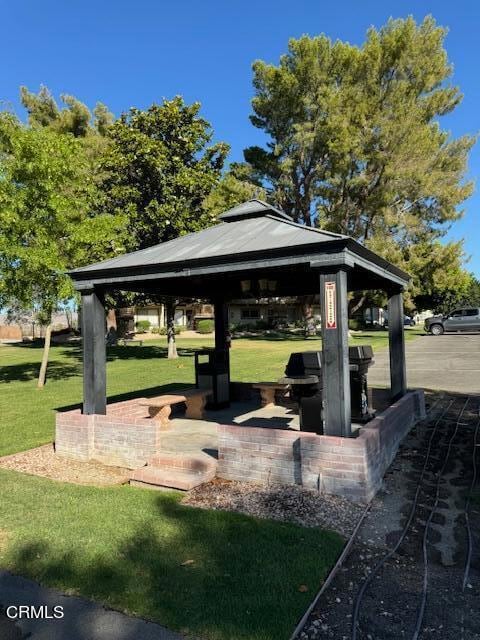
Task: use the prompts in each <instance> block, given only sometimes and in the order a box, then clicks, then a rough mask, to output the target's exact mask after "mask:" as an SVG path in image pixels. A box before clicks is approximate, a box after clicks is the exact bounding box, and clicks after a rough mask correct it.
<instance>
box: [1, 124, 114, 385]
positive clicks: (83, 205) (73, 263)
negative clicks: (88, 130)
mask: <svg viewBox="0 0 480 640" xmlns="http://www.w3.org/2000/svg"><path fill="white" fill-rule="evenodd" d="M94 195H95V186H94V183H93V180H92V178H91V175H90V164H89V162H88V160H87V159H86V156H85V153H84V147H83V146H82V144H81V142H80V141H78V140H76V139H75V138H74V137H73V136H72V135H66V134H63V133H58V132H56V131H53V130H52V129H50V128H49V127H45V126H42V127H39V128H33V127H31V128H30V127H26V126H24V125H22V124H21V123H20V122H19V121H18V120H17V119H16V118H15V117H14V116H13V115H11V114H8V113H7V114H5V113H4V114H1V116H0V276H1V278H0V306H8V305H9V304H10V303H12V302H13V303H14V304H20V305H22V306H24V307H26V308H29V309H32V308H34V307H35V308H37V309H38V310H39V312H40V313H41V314H42V316H43V317H45V318H46V319H47V322H48V327H47V332H46V340H45V351H44V358H43V363H42V367H41V375H40V376H39V386H43V384H44V381H45V370H46V363H47V359H48V347H49V338H50V332H51V326H50V321H51V316H52V313H53V311H54V310H55V309H56V308H57V306H58V305H59V303H60V302H62V301H66V300H68V299H70V298H72V297H73V296H74V291H73V286H72V282H71V280H70V278H69V276H68V275H67V273H66V272H67V271H68V270H69V269H72V268H75V267H79V266H82V265H85V264H88V263H90V262H92V260H97V259H98V260H100V259H103V258H105V257H108V256H109V255H112V254H115V253H119V252H122V251H123V250H124V244H123V240H122V238H123V231H124V228H125V227H124V225H125V218H124V217H121V216H116V217H113V216H111V215H110V214H108V213H103V214H101V215H96V216H94V215H92V214H91V212H90V207H91V201H92V198H94Z"/></svg>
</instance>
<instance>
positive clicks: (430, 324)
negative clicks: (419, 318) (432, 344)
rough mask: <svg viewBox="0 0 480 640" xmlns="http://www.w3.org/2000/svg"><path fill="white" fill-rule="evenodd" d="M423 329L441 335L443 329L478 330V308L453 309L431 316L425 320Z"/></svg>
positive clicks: (479, 321) (443, 331) (479, 320)
mask: <svg viewBox="0 0 480 640" xmlns="http://www.w3.org/2000/svg"><path fill="white" fill-rule="evenodd" d="M424 328H425V331H427V332H428V333H431V334H432V335H434V336H441V335H442V333H445V331H480V308H478V307H465V308H463V309H455V310H454V311H452V312H451V313H449V314H447V315H445V316H443V315H438V316H432V317H431V318H427V319H426V320H425V325H424Z"/></svg>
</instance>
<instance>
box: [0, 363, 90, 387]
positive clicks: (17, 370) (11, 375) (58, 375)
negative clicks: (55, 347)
mask: <svg viewBox="0 0 480 640" xmlns="http://www.w3.org/2000/svg"><path fill="white" fill-rule="evenodd" d="M39 370H40V363H38V362H25V363H23V364H12V365H8V366H6V367H1V368H0V382H6V383H8V382H28V381H29V380H35V379H36V378H38V372H39ZM81 372H82V367H81V364H80V363H75V364H73V363H68V362H59V361H57V360H53V361H50V362H49V363H48V371H47V380H65V378H72V377H74V376H79V375H80V374H81Z"/></svg>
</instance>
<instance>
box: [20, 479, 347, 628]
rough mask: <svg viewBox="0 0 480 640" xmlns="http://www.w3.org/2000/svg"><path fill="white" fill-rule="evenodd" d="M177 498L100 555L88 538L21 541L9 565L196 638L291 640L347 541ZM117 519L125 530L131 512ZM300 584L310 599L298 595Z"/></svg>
mask: <svg viewBox="0 0 480 640" xmlns="http://www.w3.org/2000/svg"><path fill="white" fill-rule="evenodd" d="M127 491H133V490H132V489H127ZM137 497H138V499H141V500H142V501H144V502H147V500H144V496H142V494H137ZM179 499H180V498H179V497H178V495H176V494H163V495H162V496H161V497H158V498H155V499H154V500H152V501H151V502H150V501H148V504H151V505H152V506H154V509H153V513H152V514H151V516H150V517H149V518H147V519H146V520H145V521H144V522H142V523H141V526H138V527H137V528H136V529H134V530H133V531H130V532H129V533H128V534H127V535H126V536H125V538H124V539H120V540H119V539H118V536H117V540H116V541H112V540H110V539H109V540H108V542H107V544H106V545H105V546H102V544H101V542H102V540H101V539H99V540H98V544H97V546H96V547H94V549H93V550H92V547H91V546H90V547H89V548H88V550H86V549H83V548H82V546H81V541H80V544H79V545H78V547H75V548H74V547H72V546H71V545H70V546H69V547H68V548H66V546H65V542H64V543H63V545H64V546H63V548H62V543H61V542H60V543H56V542H52V541H49V540H37V541H33V540H32V541H29V542H23V544H22V545H21V546H19V547H18V548H16V549H15V550H14V551H13V552H12V554H11V556H10V557H11V560H10V561H9V565H10V568H11V569H12V570H13V571H14V572H15V573H19V574H21V575H25V576H29V577H31V578H33V579H36V580H39V581H40V582H41V583H44V584H48V585H50V586H54V587H57V588H59V589H66V588H68V589H71V590H74V591H76V592H77V593H80V594H81V595H83V596H86V597H88V598H92V599H94V600H99V601H101V602H103V603H105V604H106V605H108V606H110V607H113V608H116V609H120V610H122V611H128V612H135V614H136V615H138V616H141V617H144V618H147V619H150V620H154V621H156V622H159V623H160V624H163V625H165V626H167V627H169V628H171V629H175V630H178V631H180V632H181V633H183V634H186V635H190V634H191V635H193V636H195V637H196V638H208V639H209V640H210V639H211V640H230V639H231V638H235V639H236V640H257V639H258V640H260V639H262V640H277V639H280V638H287V637H288V636H289V634H290V633H291V631H292V629H293V626H294V625H295V623H296V621H297V620H298V618H299V617H300V616H301V614H302V613H303V611H304V610H305V608H306V606H307V605H308V603H309V601H310V599H311V593H314V592H315V590H316V589H317V588H318V586H319V584H320V583H321V581H322V578H323V577H324V576H325V574H326V572H327V570H328V568H329V567H330V566H331V565H332V564H333V562H334V561H335V558H336V556H337V554H338V552H339V551H340V549H341V541H340V538H339V537H338V536H337V535H336V534H333V533H330V532H321V531H318V530H314V529H310V530H309V529H301V528H299V527H296V526H294V525H290V524H281V523H274V522H271V521H266V520H264V521H260V520H256V519H253V518H248V517H245V516H242V515H240V514H233V513H226V512H220V511H206V510H199V509H193V508H190V507H186V506H182V505H180V504H179ZM126 506H127V507H128V504H127V505H126ZM110 515H111V514H110ZM119 517H120V521H121V522H122V524H123V525H124V520H125V514H124V513H120V514H119ZM96 526H97V525H94V528H95V527H96ZM106 535H108V532H107V531H105V532H103V537H105V536H106ZM302 584H307V585H308V587H309V591H310V593H302V592H301V590H299V586H300V585H302ZM74 632H78V636H77V635H76V634H75V633H74ZM69 633H70V635H69V636H67V635H66V636H65V640H66V639H67V637H68V638H70V637H79V638H84V634H85V628H84V622H83V621H82V620H81V619H78V620H71V621H70V629H69ZM85 638H86V636H85ZM122 640H136V638H135V639H134V638H133V637H130V636H125V637H123V636H122Z"/></svg>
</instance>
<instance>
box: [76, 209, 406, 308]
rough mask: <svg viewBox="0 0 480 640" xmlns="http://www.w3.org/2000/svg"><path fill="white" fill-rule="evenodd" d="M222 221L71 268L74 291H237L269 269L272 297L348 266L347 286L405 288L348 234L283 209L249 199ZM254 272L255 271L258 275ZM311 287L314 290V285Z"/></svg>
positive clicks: (402, 277)
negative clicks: (300, 220) (306, 222)
mask: <svg viewBox="0 0 480 640" xmlns="http://www.w3.org/2000/svg"><path fill="white" fill-rule="evenodd" d="M220 220H221V222H220V224H217V225H215V226H213V227H210V228H207V229H204V230H203V231H198V232H196V233H190V234H188V235H185V236H181V237H179V238H177V239H175V240H170V241H168V242H164V243H162V244H159V245H156V246H153V247H150V248H148V249H143V250H140V251H135V252H133V253H129V254H125V255H122V256H118V257H116V258H112V259H110V260H106V261H104V262H100V263H97V264H92V265H89V266H87V267H83V268H81V269H76V270H74V271H72V272H71V273H70V275H71V276H72V278H73V280H74V281H75V283H76V287H77V289H79V290H81V289H86V288H90V287H92V286H95V285H100V286H105V287H112V288H113V287H115V288H120V289H127V290H134V291H135V290H140V289H141V290H142V291H148V290H155V291H157V292H158V293H161V294H169V293H172V294H175V295H187V296H188V295H192V296H195V297H202V296H208V295H212V294H214V293H218V287H219V286H221V288H222V289H223V293H224V294H225V293H229V294H231V296H232V297H239V295H240V293H241V292H240V289H239V288H238V282H239V280H240V279H242V278H243V277H247V276H248V275H249V274H250V273H251V272H252V271H257V270H261V271H262V274H264V275H262V277H269V276H270V275H273V273H274V275H275V279H276V280H277V281H278V282H279V287H278V291H277V295H287V294H301V293H307V292H308V293H313V292H316V291H317V288H318V279H317V278H316V277H315V278H312V277H311V275H312V269H318V268H328V267H329V266H331V265H339V264H344V265H345V266H346V267H350V273H351V276H350V278H349V288H351V289H369V288H372V289H375V288H385V287H388V285H392V284H393V285H397V286H398V285H400V286H404V285H405V284H406V283H407V282H408V279H409V276H408V274H406V273H405V272H404V271H402V270H401V269H398V268H397V267H395V266H394V265H392V264H391V263H389V262H388V261H387V260H384V259H383V258H381V257H380V256H378V255H377V254H375V253H373V252H372V251H369V250H368V249H366V248H365V247H363V246H362V245H361V244H359V243H358V242H356V241H355V240H353V239H352V238H349V237H348V236H344V235H340V234H337V233H330V232H328V231H323V230H321V229H314V228H311V227H305V226H303V225H300V224H296V223H295V222H293V220H292V219H291V218H290V217H289V216H288V215H287V214H285V213H284V212H283V211H280V210H279V209H276V208H275V207H273V206H271V205H269V204H266V203H265V202H262V201H261V200H250V201H248V202H245V203H243V204H241V205H239V206H237V207H234V208H233V209H230V210H229V211H227V212H225V213H224V214H222V215H221V216H220ZM257 277H258V274H257ZM312 286H313V287H314V289H313V290H312Z"/></svg>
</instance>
